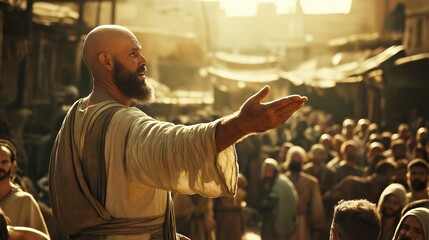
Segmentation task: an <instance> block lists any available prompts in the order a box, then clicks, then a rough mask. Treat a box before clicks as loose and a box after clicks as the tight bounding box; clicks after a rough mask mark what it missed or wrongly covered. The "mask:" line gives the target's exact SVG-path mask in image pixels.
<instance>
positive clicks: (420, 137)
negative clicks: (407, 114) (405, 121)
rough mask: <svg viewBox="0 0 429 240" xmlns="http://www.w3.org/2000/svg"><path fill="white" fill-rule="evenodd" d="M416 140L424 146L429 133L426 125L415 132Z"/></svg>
mask: <svg viewBox="0 0 429 240" xmlns="http://www.w3.org/2000/svg"><path fill="white" fill-rule="evenodd" d="M416 141H417V143H420V144H421V145H423V146H426V144H428V142H429V133H428V128H427V127H420V128H419V129H417V132H416Z"/></svg>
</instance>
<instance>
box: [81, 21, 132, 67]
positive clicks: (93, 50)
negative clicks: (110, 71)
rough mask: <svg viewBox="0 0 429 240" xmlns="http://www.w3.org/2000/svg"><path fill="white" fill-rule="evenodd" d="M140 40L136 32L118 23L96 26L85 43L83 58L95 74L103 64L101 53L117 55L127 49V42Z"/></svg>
mask: <svg viewBox="0 0 429 240" xmlns="http://www.w3.org/2000/svg"><path fill="white" fill-rule="evenodd" d="M130 41H131V42H134V43H136V44H137V45H138V46H140V44H138V41H137V39H136V37H135V36H134V34H133V33H132V32H131V31H130V30H128V29H127V28H125V27H122V26H117V25H101V26H98V27H96V28H94V29H93V30H92V31H91V32H89V33H88V35H87V36H86V38H85V41H84V43H83V59H84V61H85V63H86V64H87V66H88V68H89V70H90V71H91V72H92V73H93V74H94V73H95V72H96V71H97V69H98V68H99V67H101V66H102V65H103V63H102V61H103V59H101V56H100V55H101V54H103V53H104V54H109V55H111V56H112V55H113V56H114V55H116V54H117V53H119V52H120V51H124V50H126V44H129V42H130Z"/></svg>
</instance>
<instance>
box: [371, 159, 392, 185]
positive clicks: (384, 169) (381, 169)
mask: <svg viewBox="0 0 429 240" xmlns="http://www.w3.org/2000/svg"><path fill="white" fill-rule="evenodd" d="M395 170H396V164H395V163H392V162H389V161H386V160H381V161H380V162H378V163H377V164H376V165H375V168H374V174H376V175H377V176H379V177H382V178H383V179H384V180H385V182H388V183H392V182H393V179H394V176H395Z"/></svg>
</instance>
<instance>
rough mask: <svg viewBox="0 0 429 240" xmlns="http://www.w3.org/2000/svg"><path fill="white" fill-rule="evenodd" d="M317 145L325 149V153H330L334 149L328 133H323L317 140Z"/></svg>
mask: <svg viewBox="0 0 429 240" xmlns="http://www.w3.org/2000/svg"><path fill="white" fill-rule="evenodd" d="M319 143H320V144H322V145H323V147H325V149H326V151H331V150H333V149H334V144H333V142H332V135H331V134H329V133H324V134H322V135H321V136H320V138H319Z"/></svg>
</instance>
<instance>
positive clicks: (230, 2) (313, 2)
mask: <svg viewBox="0 0 429 240" xmlns="http://www.w3.org/2000/svg"><path fill="white" fill-rule="evenodd" d="M219 1H220V7H221V8H222V9H225V12H226V15H227V16H230V17H232V16H254V15H255V14H256V9H257V6H258V4H260V3H274V4H276V6H277V13H279V14H284V13H293V12H295V9H296V4H297V0H219ZM351 5H352V0H301V6H302V9H303V12H304V13H306V14H330V13H349V12H350V8H351Z"/></svg>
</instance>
